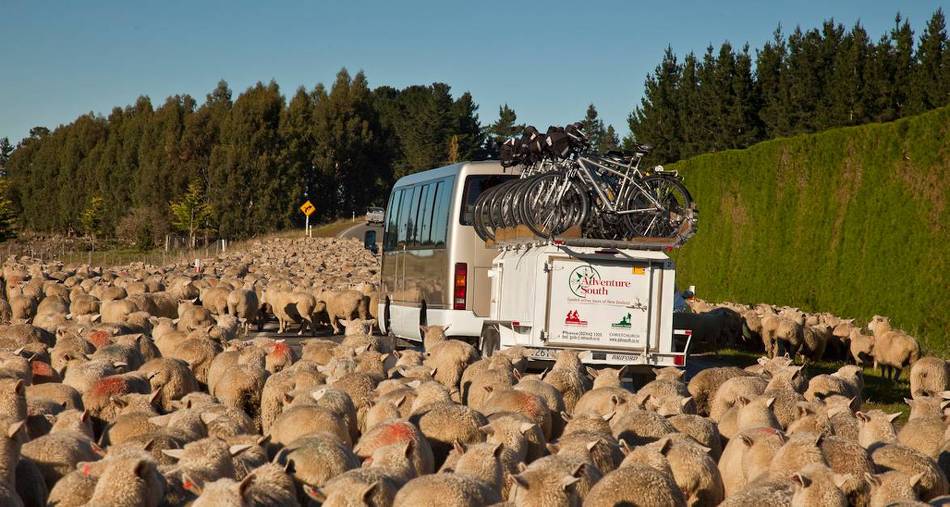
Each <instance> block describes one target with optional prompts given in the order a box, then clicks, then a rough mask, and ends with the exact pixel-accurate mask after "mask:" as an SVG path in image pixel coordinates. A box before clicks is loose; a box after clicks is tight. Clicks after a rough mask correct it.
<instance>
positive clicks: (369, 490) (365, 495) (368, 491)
mask: <svg viewBox="0 0 950 507" xmlns="http://www.w3.org/2000/svg"><path fill="white" fill-rule="evenodd" d="M377 487H379V481H373V483H372V484H370V485H369V486H366V487H365V488H363V491H361V492H360V495H359V498H360V500H362V501H363V503H365V504H366V505H371V504H372V502H370V501H369V500H370V498H369V497H370V496H371V495H372V494H373V490H374V489H376V488H377Z"/></svg>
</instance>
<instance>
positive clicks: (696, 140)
mask: <svg viewBox="0 0 950 507" xmlns="http://www.w3.org/2000/svg"><path fill="white" fill-rule="evenodd" d="M698 65H699V64H698V63H697V62H696V55H695V54H693V53H689V54H687V55H686V58H685V59H684V60H683V71H682V73H681V75H680V78H679V83H678V86H677V87H676V103H677V104H678V108H677V116H678V117H677V120H678V122H679V125H680V127H681V130H680V135H681V137H682V143H683V144H682V147H681V150H680V156H681V157H684V158H686V157H691V156H693V155H696V154H698V153H702V152H703V148H704V146H705V143H704V141H703V139H704V138H705V137H706V133H705V129H706V128H707V127H706V126H705V125H704V124H703V121H704V120H705V119H704V118H702V117H700V112H699V111H700V96H699V77H698V75H697V67H698ZM611 130H612V128H611Z"/></svg>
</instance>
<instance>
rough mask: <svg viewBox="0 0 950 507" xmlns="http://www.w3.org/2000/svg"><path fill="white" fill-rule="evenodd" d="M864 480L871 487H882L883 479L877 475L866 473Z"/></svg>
mask: <svg viewBox="0 0 950 507" xmlns="http://www.w3.org/2000/svg"><path fill="white" fill-rule="evenodd" d="M864 480H866V481H867V482H868V484H870V485H871V486H880V485H881V478H880V477H878V476H876V475H871V474H869V473H867V472H865V473H864Z"/></svg>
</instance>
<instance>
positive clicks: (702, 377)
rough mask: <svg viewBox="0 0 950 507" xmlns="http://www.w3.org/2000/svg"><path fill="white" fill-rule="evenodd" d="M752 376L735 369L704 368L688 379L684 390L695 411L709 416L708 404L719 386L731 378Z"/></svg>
mask: <svg viewBox="0 0 950 507" xmlns="http://www.w3.org/2000/svg"><path fill="white" fill-rule="evenodd" d="M744 376H752V374H751V373H749V372H747V371H745V370H743V369H741V368H735V367H731V366H728V367H719V368H706V369H704V370H702V371H700V372H699V373H697V374H696V375H694V376H693V378H692V379H690V381H689V384H687V386H686V389H687V391H688V392H689V395H690V396H692V398H693V401H694V402H695V403H696V410H697V411H698V413H699V414H701V415H708V414H709V403H710V402H711V401H712V398H713V395H715V394H716V391H717V390H719V386H721V385H722V384H723V383H725V382H726V381H727V380H729V379H731V378H733V377H744Z"/></svg>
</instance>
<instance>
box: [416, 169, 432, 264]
mask: <svg viewBox="0 0 950 507" xmlns="http://www.w3.org/2000/svg"><path fill="white" fill-rule="evenodd" d="M432 187H433V185H432V184H431V183H427V184H426V185H423V187H422V197H420V198H419V215H418V218H417V219H416V223H418V224H419V232H418V233H417V234H416V244H417V245H418V246H420V247H422V248H426V247H429V246H431V238H430V232H429V231H431V230H432V192H431V190H432Z"/></svg>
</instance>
